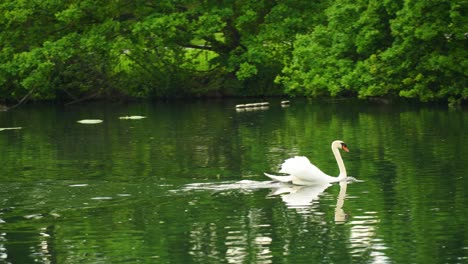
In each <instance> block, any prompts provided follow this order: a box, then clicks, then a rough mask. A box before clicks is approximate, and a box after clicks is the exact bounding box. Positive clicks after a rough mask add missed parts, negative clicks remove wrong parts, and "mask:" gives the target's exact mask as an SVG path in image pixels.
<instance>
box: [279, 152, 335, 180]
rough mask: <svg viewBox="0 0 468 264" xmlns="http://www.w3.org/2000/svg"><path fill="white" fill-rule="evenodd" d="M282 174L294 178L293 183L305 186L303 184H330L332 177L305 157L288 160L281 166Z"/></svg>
mask: <svg viewBox="0 0 468 264" xmlns="http://www.w3.org/2000/svg"><path fill="white" fill-rule="evenodd" d="M280 172H281V173H287V174H289V175H291V176H292V178H293V183H295V184H303V182H330V176H328V175H326V174H325V173H324V172H323V171H321V170H320V169H319V168H317V167H316V166H315V165H313V164H312V163H310V161H309V159H308V158H306V157H303V156H296V157H294V158H290V159H287V160H285V161H284V162H283V164H282V165H281V170H280Z"/></svg>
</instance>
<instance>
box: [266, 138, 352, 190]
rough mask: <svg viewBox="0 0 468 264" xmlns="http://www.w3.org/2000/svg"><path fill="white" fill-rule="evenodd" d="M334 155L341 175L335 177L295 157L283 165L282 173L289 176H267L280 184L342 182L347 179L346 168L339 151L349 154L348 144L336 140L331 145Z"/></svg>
mask: <svg viewBox="0 0 468 264" xmlns="http://www.w3.org/2000/svg"><path fill="white" fill-rule="evenodd" d="M331 148H332V151H333V155H334V156H335V159H336V162H337V163H338V168H339V169H340V175H339V176H338V177H333V176H329V175H327V174H325V173H324V172H323V171H321V170H320V169H319V168H317V167H316V166H315V165H313V164H312V163H310V161H309V159H308V158H306V157H300V156H298V157H294V158H290V159H287V160H285V161H284V163H283V164H282V165H281V170H280V171H279V172H280V173H286V174H289V175H287V176H276V175H271V174H268V173H265V175H266V176H268V177H270V178H271V179H272V180H274V181H279V182H292V183H293V184H297V185H315V184H324V183H333V182H340V181H342V180H344V179H346V177H347V175H346V168H345V165H344V163H343V159H342V158H341V154H340V151H339V149H342V150H344V151H346V152H349V150H348V147H347V146H346V144H345V143H344V142H343V141H341V140H335V141H333V142H332V144H331Z"/></svg>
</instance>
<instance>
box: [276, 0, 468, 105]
mask: <svg viewBox="0 0 468 264" xmlns="http://www.w3.org/2000/svg"><path fill="white" fill-rule="evenodd" d="M462 2H463V1H442V2H441V1H419V0H406V1H396V2H392V3H390V2H389V1H387V2H385V1H384V2H382V1H373V0H369V1H359V2H357V3H356V2H355V1H335V2H334V3H333V4H331V5H330V6H329V7H328V8H327V10H326V14H327V22H326V23H323V24H322V25H317V26H315V27H314V28H313V31H312V32H310V33H307V34H305V35H302V36H299V37H298V38H297V39H296V41H295V49H294V52H293V58H292V60H291V62H290V63H289V64H288V65H286V67H285V68H284V69H283V76H280V77H278V78H277V81H278V82H280V83H282V84H284V85H285V86H286V89H287V91H289V92H290V93H295V94H306V95H310V96H318V95H324V94H326V95H331V96H336V95H349V94H350V93H351V94H356V95H358V96H359V97H369V96H402V97H414V98H418V99H420V100H422V101H433V100H440V99H447V98H448V99H449V100H452V101H453V100H458V101H460V100H466V99H467V98H468V97H467V94H468V92H467V87H466V72H468V67H467V66H468V64H467V62H466V58H467V57H468V51H467V49H466V43H467V40H466V37H465V36H464V32H467V31H468V28H467V26H466V25H467V22H468V20H467V18H466V14H465V15H462V14H463V13H464V12H466V9H462V6H463V3H462ZM446 34H448V35H446Z"/></svg>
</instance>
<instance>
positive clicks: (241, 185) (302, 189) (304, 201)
mask: <svg viewBox="0 0 468 264" xmlns="http://www.w3.org/2000/svg"><path fill="white" fill-rule="evenodd" d="M347 180H349V182H359V181H358V180H356V179H355V178H353V177H348V178H347ZM338 184H339V186H340V192H339V194H338V197H337V202H336V207H335V222H336V223H343V222H345V221H346V220H347V218H348V217H347V214H346V213H345V212H344V211H343V205H344V200H345V197H346V188H347V185H348V181H346V180H344V181H340V182H339V183H338ZM333 185H334V184H330V183H320V184H315V185H307V186H304V185H295V184H290V183H281V182H275V181H250V180H242V181H238V182H230V183H192V184H187V185H185V186H184V188H183V189H184V190H186V191H202V190H205V191H206V190H211V191H215V192H216V193H220V192H225V191H229V190H238V191H242V192H253V191H256V190H260V189H270V190H271V192H270V194H268V196H267V197H278V196H279V197H281V199H282V201H283V202H284V203H285V204H286V206H288V207H289V208H296V209H300V208H304V209H307V208H310V207H311V206H312V205H313V203H314V202H317V201H318V200H319V199H320V196H321V195H322V194H323V193H324V192H325V190H326V189H327V188H329V187H330V186H333Z"/></svg>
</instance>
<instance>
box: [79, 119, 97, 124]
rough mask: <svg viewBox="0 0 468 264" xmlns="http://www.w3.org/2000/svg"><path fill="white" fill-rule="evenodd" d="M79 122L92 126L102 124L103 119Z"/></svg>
mask: <svg viewBox="0 0 468 264" xmlns="http://www.w3.org/2000/svg"><path fill="white" fill-rule="evenodd" d="M77 122H78V123H80V124H86V125H92V124H99V123H102V122H103V121H102V120H101V119H83V120H80V121H77Z"/></svg>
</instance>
